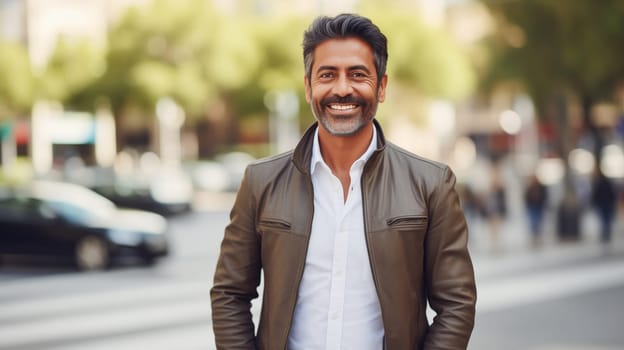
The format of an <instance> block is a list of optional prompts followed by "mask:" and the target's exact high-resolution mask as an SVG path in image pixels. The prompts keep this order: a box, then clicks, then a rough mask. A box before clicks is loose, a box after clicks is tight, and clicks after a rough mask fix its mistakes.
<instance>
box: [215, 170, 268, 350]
mask: <svg viewBox="0 0 624 350" xmlns="http://www.w3.org/2000/svg"><path fill="white" fill-rule="evenodd" d="M250 182H251V179H250V168H249V167H248V168H247V170H246V171H245V176H244V177H243V180H242V182H241V186H240V188H239V191H238V194H237V196H236V200H235V202H234V206H233V207H232V211H231V212H230V223H229V224H228V225H227V227H226V228H225V234H224V237H223V241H222V243H221V251H220V253H219V259H218V262H217V267H216V270H215V275H214V284H213V287H212V289H211V291H210V297H211V302H212V325H213V330H214V335H215V342H216V346H217V349H219V350H233V349H246V350H247V349H256V339H255V335H254V324H253V321H252V315H251V300H252V299H254V298H256V297H258V293H257V287H258V285H259V283H260V270H261V260H260V239H259V236H258V234H257V233H256V229H255V221H256V220H255V217H256V212H255V211H256V205H255V198H254V195H253V192H252V191H251V186H250Z"/></svg>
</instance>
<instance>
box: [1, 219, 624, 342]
mask: <svg viewBox="0 0 624 350" xmlns="http://www.w3.org/2000/svg"><path fill="white" fill-rule="evenodd" d="M200 209H201V208H200ZM213 209H214V208H213ZM227 219H228V218H227V212H226V211H223V210H217V211H198V212H194V213H191V214H189V215H183V216H180V217H175V218H171V219H170V225H171V228H172V237H173V250H172V251H173V253H172V256H170V257H169V258H167V259H166V260H165V261H162V262H161V263H160V264H158V265H156V266H155V267H152V268H140V267H134V266H122V267H118V268H116V269H114V270H112V271H106V272H99V273H86V274H85V273H79V272H75V271H73V270H72V269H71V268H69V267H67V266H62V265H58V266H57V265H47V266H45V267H43V266H38V265H33V264H31V265H23V264H16V263H13V264H9V265H4V266H2V267H0V350H8V349H11V350H25V349H46V350H47V349H52V350H56V349H58V350H60V349H63V350H74V349H75V350H78V349H80V350H94V349H214V344H213V334H212V329H211V328H212V325H211V319H210V301H209V290H210V286H211V282H212V275H213V272H214V266H215V261H216V257H217V254H218V250H219V243H220V241H221V238H222V234H223V228H224V226H225V224H226V223H227ZM622 236H623V235H622V234H619V235H618V239H619V240H618V242H616V243H617V244H616V246H614V247H613V249H612V251H611V252H610V253H609V254H605V253H604V252H603V251H602V249H600V248H601V247H600V246H599V245H597V244H596V243H594V242H585V243H583V244H575V245H566V246H554V245H553V246H548V247H545V248H544V249H542V250H540V251H530V250H518V249H517V250H513V251H512V250H508V251H505V252H504V253H497V254H490V253H488V252H486V251H484V250H480V249H475V254H474V256H473V257H474V262H475V268H476V275H477V281H478V290H479V303H478V308H477V310H478V314H477V322H476V326H475V331H474V333H473V337H472V339H471V343H470V346H469V349H473V350H488V349H497V350H500V349H505V350H514V349H518V350H520V349H522V350H563V349H571V350H581V349H584V350H585V349H587V350H589V349H592V350H611V349H624V332H623V331H622V329H624V328H622V325H624V303H623V302H622V300H624V299H623V297H624V245H623V244H621V243H622V241H624V237H622ZM257 310H258V305H257V303H255V305H254V313H255V315H256V317H257Z"/></svg>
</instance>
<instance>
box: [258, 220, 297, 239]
mask: <svg viewBox="0 0 624 350" xmlns="http://www.w3.org/2000/svg"><path fill="white" fill-rule="evenodd" d="M291 228H292V224H291V223H290V221H288V220H285V219H281V218H276V217H263V218H260V221H259V222H258V227H257V229H258V232H260V234H261V235H264V234H266V233H285V234H286V233H290V232H291Z"/></svg>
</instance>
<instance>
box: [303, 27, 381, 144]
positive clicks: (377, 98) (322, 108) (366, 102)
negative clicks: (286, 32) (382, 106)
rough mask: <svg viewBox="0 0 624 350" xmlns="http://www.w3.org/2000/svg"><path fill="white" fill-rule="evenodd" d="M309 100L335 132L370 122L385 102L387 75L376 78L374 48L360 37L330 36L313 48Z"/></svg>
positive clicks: (353, 129)
mask: <svg viewBox="0 0 624 350" xmlns="http://www.w3.org/2000/svg"><path fill="white" fill-rule="evenodd" d="M313 62H314V64H313V65H312V69H311V74H310V78H308V77H306V78H305V88H306V100H307V101H308V103H309V104H310V105H311V107H312V112H313V113H314V116H315V117H316V119H317V120H318V121H319V123H320V124H321V125H322V126H323V127H324V128H325V129H326V130H327V131H328V132H329V133H331V134H332V135H336V136H350V135H354V134H356V133H357V132H358V131H360V130H361V129H362V128H363V127H364V126H365V125H367V124H368V123H370V122H371V121H372V120H373V118H374V117H375V113H376V112H377V103H379V102H383V101H384V99H385V93H386V82H387V77H386V76H384V77H383V78H382V80H381V82H380V83H378V79H377V71H376V69H375V64H374V59H373V51H372V49H371V48H370V46H369V45H368V44H366V42H364V41H362V40H361V39H358V38H342V39H330V40H327V41H324V42H323V43H321V44H319V45H318V46H317V47H316V49H315V50H314V61H313Z"/></svg>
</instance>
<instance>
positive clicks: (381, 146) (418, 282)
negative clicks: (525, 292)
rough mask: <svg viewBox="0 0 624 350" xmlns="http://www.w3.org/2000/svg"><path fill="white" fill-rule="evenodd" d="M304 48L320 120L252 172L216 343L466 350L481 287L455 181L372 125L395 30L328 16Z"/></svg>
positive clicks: (230, 244) (231, 234)
mask: <svg viewBox="0 0 624 350" xmlns="http://www.w3.org/2000/svg"><path fill="white" fill-rule="evenodd" d="M303 48H304V49H303V51H304V65H305V77H304V82H305V91H306V100H307V101H308V103H309V104H310V105H311V108H312V112H313V114H314V116H315V117H316V119H317V121H318V122H317V123H314V124H313V125H312V126H311V127H310V128H309V129H308V130H307V131H306V133H305V134H304V136H303V137H302V139H301V140H300V142H299V144H298V145H297V146H296V148H295V149H294V151H290V152H287V153H284V154H281V155H278V156H274V157H271V158H268V159H264V160H261V161H258V162H256V163H254V164H252V165H250V166H249V167H248V168H247V170H246V172H245V176H244V178H243V180H242V184H241V186H240V189H239V191H238V195H237V198H236V201H235V203H234V206H233V208H232V212H231V214H230V218H231V221H230V223H229V225H228V226H227V227H226V229H225V235H224V238H223V242H222V245H221V252H220V256H219V260H218V263H217V268H216V271H215V277H214V286H213V288H212V290H211V298H212V318H213V328H214V334H215V340H216V343H217V348H218V349H267V350H273V349H286V348H288V349H290V350H298V349H332V350H337V349H362V350H367V349H370V350H373V349H374V350H379V349H465V348H466V346H467V344H468V339H469V337H470V334H471V332H472V327H473V323H474V316H475V314H474V313H475V300H476V290H475V281H474V273H473V268H472V263H471V260H470V256H469V254H468V249H467V240H468V237H467V235H468V233H467V229H466V221H465V219H464V215H463V213H462V211H461V207H460V204H459V199H458V195H457V192H456V191H455V189H454V186H455V177H454V175H453V173H452V172H451V170H450V169H449V167H448V166H446V165H443V164H440V163H437V162H433V161H429V160H425V159H423V158H420V157H418V156H416V155H413V154H411V153H409V152H407V151H405V150H402V149H400V148H399V147H397V146H396V145H394V144H392V143H390V142H386V140H385V138H384V134H383V132H382V129H381V127H380V125H379V123H378V122H377V121H376V120H375V119H374V118H375V113H376V110H377V105H378V103H381V102H383V101H384V98H385V92H386V84H387V76H386V74H385V67H386V61H387V48H386V38H385V36H384V35H383V34H382V33H381V32H380V31H379V28H378V27H377V26H376V25H374V24H373V23H372V22H371V21H370V20H369V19H367V18H364V17H361V16H357V15H351V14H343V15H339V16H336V17H333V18H331V17H319V18H317V19H316V20H315V21H314V22H313V23H312V25H311V26H310V27H309V29H308V30H307V31H306V32H305V33H304V39H303ZM262 272H264V275H263V276H264V291H263V301H262V312H261V314H260V323H259V325H258V328H257V333H255V330H256V328H255V325H254V324H253V322H252V315H251V312H250V305H251V300H252V299H254V298H256V297H257V296H258V293H257V287H258V285H259V284H260V279H261V278H260V277H261V273H262ZM427 304H429V305H430V306H431V308H432V309H433V310H434V311H435V312H436V314H437V315H436V317H435V318H434V319H433V320H428V319H427V313H426V312H425V311H426V309H427ZM382 316H383V317H382Z"/></svg>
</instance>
